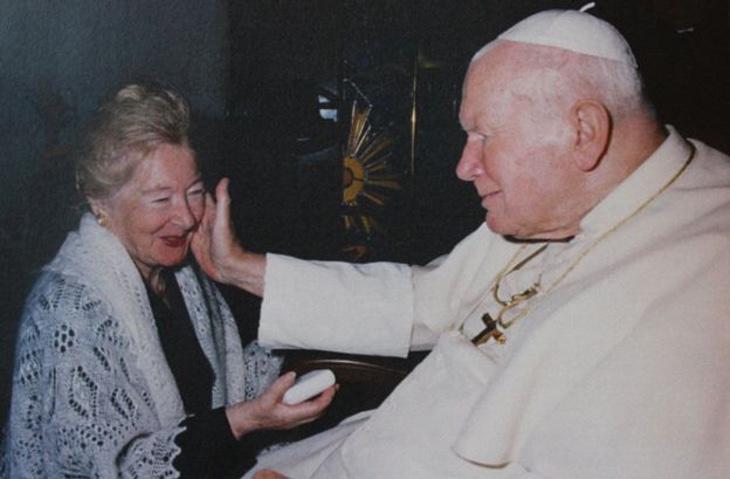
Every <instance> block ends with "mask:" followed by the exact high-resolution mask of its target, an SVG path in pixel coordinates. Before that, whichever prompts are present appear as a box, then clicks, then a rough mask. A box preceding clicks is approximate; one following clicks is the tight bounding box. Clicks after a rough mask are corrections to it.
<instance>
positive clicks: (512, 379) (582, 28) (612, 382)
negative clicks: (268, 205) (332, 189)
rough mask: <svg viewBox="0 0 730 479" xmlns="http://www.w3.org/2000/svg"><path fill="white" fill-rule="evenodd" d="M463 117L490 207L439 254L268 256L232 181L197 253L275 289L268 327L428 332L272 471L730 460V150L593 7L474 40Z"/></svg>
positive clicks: (556, 473) (296, 344)
mask: <svg viewBox="0 0 730 479" xmlns="http://www.w3.org/2000/svg"><path fill="white" fill-rule="evenodd" d="M668 80H670V79H668ZM460 122H461V124H462V126H463V128H464V130H465V131H466V133H467V140H466V145H465V147H464V150H463V154H462V157H461V159H460V160H459V163H458V165H457V168H456V172H457V175H458V176H459V177H460V178H461V179H463V180H466V181H470V182H472V183H473V184H474V186H475V188H476V191H477V193H478V194H479V196H480V197H481V198H482V206H483V207H484V209H485V210H486V211H487V213H486V221H485V223H486V224H485V225H482V226H481V227H480V228H479V229H477V230H476V231H475V232H474V233H472V234H471V235H470V236H468V237H467V238H465V239H464V240H463V241H462V242H461V243H460V244H458V245H457V246H456V247H455V248H454V250H453V251H452V252H451V253H450V254H449V255H447V256H444V257H442V258H438V259H436V260H435V261H433V262H432V263H430V264H428V265H427V266H425V267H415V266H413V267H410V266H406V265H399V264H390V263H376V264H369V265H349V264H343V263H332V262H310V261H301V260H297V259H294V258H289V257H285V256H280V255H273V254H269V255H267V256H265V257H264V256H260V255H255V254H252V253H250V252H248V251H246V250H245V249H243V248H242V247H241V246H239V244H238V243H237V241H236V239H235V238H234V237H233V235H232V233H231V231H232V228H231V226H230V224H229V220H228V207H229V202H230V200H229V197H228V195H227V192H226V187H227V184H226V182H225V180H224V181H223V182H222V183H221V184H220V185H219V186H218V188H217V190H216V194H217V198H218V205H217V208H216V210H215V211H209V212H208V215H207V218H206V221H205V223H204V225H205V227H204V228H203V229H202V230H201V231H200V232H199V234H198V236H197V238H196V244H195V251H196V254H197V255H198V257H199V259H200V261H201V263H203V264H205V265H206V269H207V271H208V272H209V274H211V275H212V276H213V277H214V278H216V279H218V280H219V281H223V282H226V283H231V284H235V285H237V286H239V287H241V288H243V289H246V290H248V291H251V292H254V293H257V294H260V295H262V296H263V305H262V311H261V325H260V331H259V336H260V340H261V341H262V342H264V343H265V344H268V345H269V346H272V347H287V348H300V347H303V348H313V349H327V350H334V351H343V352H356V353H362V354H380V355H394V356H404V355H406V354H407V352H408V351H409V349H419V348H420V349H422V348H433V351H432V352H431V353H430V354H429V356H428V357H427V358H426V359H425V360H424V361H423V362H422V363H421V364H420V365H419V366H418V367H417V368H416V369H415V370H414V371H413V372H412V373H411V374H410V375H409V376H408V377H407V378H406V379H405V380H404V381H403V382H402V383H401V384H400V385H399V386H398V387H397V388H396V389H395V391H394V392H393V393H392V394H391V395H390V396H389V397H388V398H387V399H386V400H385V402H384V403H383V404H382V405H381V406H380V407H379V408H378V409H376V410H373V411H369V412H366V413H361V414H360V415H358V416H355V417H352V418H350V419H348V420H345V421H344V422H343V423H342V424H340V425H339V426H337V427H336V428H334V429H332V430H329V431H327V432H324V433H322V434H320V435H317V436H314V437H312V438H309V439H306V440H304V441H301V442H299V443H295V444H292V445H289V446H287V447H283V448H280V449H278V450H275V451H273V452H270V453H268V454H265V455H262V456H260V457H259V465H258V467H259V469H267V468H268V469H271V470H273V471H278V473H281V474H283V475H285V476H287V477H291V478H345V477H350V478H376V477H377V478H390V477H392V478H403V477H418V478H434V479H435V478H446V477H459V478H515V479H516V478H592V479H615V478H624V479H628V478H636V479H639V478H641V479H648V478H665V479H666V478H677V479H679V478H682V479H690V478H692V479H694V478H700V477H701V478H705V479H710V478H717V479H719V478H721V477H723V478H724V477H727V474H728V471H730V374H728V373H727V367H728V364H730V295H728V287H729V286H730V281H729V280H730V159H729V158H728V157H727V156H725V155H723V154H722V153H720V152H718V151H716V150H713V149H712V148H710V147H708V146H706V145H704V144H702V143H700V142H698V141H694V140H687V139H685V138H683V137H682V136H681V135H680V133H679V132H677V131H675V130H674V129H673V128H672V127H671V126H664V125H662V124H661V123H660V122H659V120H658V119H657V116H656V114H655V112H654V110H653V108H652V107H651V105H650V104H649V103H648V101H647V99H646V98H645V97H644V96H643V94H642V88H641V81H640V77H639V73H638V71H637V66H636V62H635V60H634V57H633V55H632V53H631V50H630V48H629V46H628V45H627V43H626V41H625V40H624V39H623V37H621V35H620V34H619V33H618V32H617V31H616V30H615V29H614V28H613V27H612V26H611V25H609V24H607V23H605V22H603V21H601V20H599V19H597V18H595V17H593V16H591V15H589V14H588V13H583V12H577V11H546V12H541V13H539V14H536V15H533V16H531V17H529V18H527V19H525V20H523V21H522V22H520V23H518V24H517V25H516V26H514V27H513V28H511V29H510V30H508V31H506V32H505V33H503V34H502V35H500V36H499V37H498V38H497V39H496V40H495V41H494V42H492V43H490V44H489V45H487V46H486V47H484V48H483V49H482V50H481V51H480V52H479V53H477V55H476V56H475V57H474V59H473V61H472V63H471V65H470V68H469V70H468V73H467V75H466V79H465V82H464V88H463V98H462V103H461V111H460ZM267 474H271V475H276V477H279V476H278V475H277V474H275V473H273V472H272V473H261V476H262V477H265V476H266V475H267Z"/></svg>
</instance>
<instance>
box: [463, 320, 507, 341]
mask: <svg viewBox="0 0 730 479" xmlns="http://www.w3.org/2000/svg"><path fill="white" fill-rule="evenodd" d="M482 322H483V323H484V329H482V332H480V333H479V334H477V335H476V336H474V337H473V338H472V340H471V343H472V344H473V345H474V346H479V345H481V344H484V343H486V342H487V341H489V340H490V339H491V338H494V340H495V341H497V342H498V343H499V344H504V343H505V341H507V336H505V335H504V334H503V333H502V331H500V330H499V329H497V321H495V320H494V318H492V315H491V314H489V313H485V314H484V316H482Z"/></svg>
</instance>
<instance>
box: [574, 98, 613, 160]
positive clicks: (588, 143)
mask: <svg viewBox="0 0 730 479" xmlns="http://www.w3.org/2000/svg"><path fill="white" fill-rule="evenodd" d="M570 120H571V123H572V125H573V127H574V130H575V133H576V136H575V144H574V145H573V147H574V152H575V162H576V165H577V166H578V168H580V169H581V170H582V171H592V170H593V169H595V168H596V167H597V166H598V163H600V161H601V158H603V154H604V153H605V152H606V149H607V148H608V140H609V137H610V134H611V115H610V114H609V113H608V110H607V109H606V107H605V106H603V104H602V103H600V102H598V101H596V100H578V101H577V102H575V104H574V105H573V107H572V108H571V109H570Z"/></svg>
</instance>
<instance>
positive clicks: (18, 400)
mask: <svg viewBox="0 0 730 479" xmlns="http://www.w3.org/2000/svg"><path fill="white" fill-rule="evenodd" d="M175 276H176V279H177V282H178V284H179V287H180V291H181V292H182V295H183V298H184V300H185V305H186V306H187V309H188V312H189V315H190V319H191V321H192V323H193V325H194V329H195V333H196V336H197V338H198V341H199V342H200V345H201V347H202V350H203V352H204V354H205V355H206V357H207V358H208V360H209V362H210V365H211V367H212V369H213V372H214V374H215V381H214V385H213V390H212V392H211V394H212V404H213V407H219V406H222V405H225V404H230V403H234V402H237V401H240V400H244V399H251V398H253V397H256V396H258V395H259V394H260V393H261V392H262V391H263V390H264V389H265V388H266V387H267V386H268V385H269V384H270V383H271V382H272V381H273V380H274V379H275V378H276V376H277V375H278V373H279V368H280V366H281V359H280V358H277V357H273V356H272V355H271V354H270V352H268V351H267V350H265V349H263V348H262V347H260V346H259V345H258V344H257V343H255V342H254V343H252V344H250V345H249V346H247V348H246V349H245V350H243V349H242V347H241V343H240V339H239V335H238V329H237V327H236V323H235V320H234V319H233V317H232V315H231V312H230V310H229V308H228V306H227V305H226V303H225V301H224V300H223V298H222V296H221V294H220V292H219V291H218V290H217V288H216V287H215V286H214V285H213V284H212V283H211V282H210V281H208V280H207V279H206V278H205V277H203V276H202V275H201V274H200V273H199V272H197V271H196V270H195V269H194V268H193V267H191V266H185V267H183V268H181V269H180V270H179V271H178V272H177V273H176V275H175ZM184 417H185V412H184V410H183V404H182V400H181V398H180V394H179V391H178V389H177V385H176V383H175V380H174V378H173V376H172V373H171V371H170V369H169V367H168V364H167V361H166V359H165V356H164V352H163V350H162V347H161V345H160V341H159V337H158V334H157V328H156V325H155V321H154V318H153V316H152V311H151V308H150V305H149V301H148V297H147V292H146V289H145V286H144V283H143V281H142V278H141V276H140V274H139V272H138V271H137V269H136V267H135V266H134V263H133V262H132V260H131V258H130V257H129V255H128V253H127V252H126V250H125V249H124V247H123V246H122V244H121V242H119V240H118V239H117V238H116V237H115V236H114V235H113V234H112V233H110V232H109V231H108V230H106V229H104V228H102V227H100V226H99V225H97V224H96V221H95V220H94V218H93V216H91V215H90V214H87V215H85V216H84V217H83V218H82V220H81V225H80V228H79V230H78V231H77V232H72V233H70V234H69V236H68V237H67V239H66V241H65V243H64V244H63V246H62V247H61V250H60V251H59V253H58V255H57V256H56V258H55V259H54V260H53V261H52V262H51V263H50V264H49V265H47V266H46V267H45V268H44V270H43V272H42V274H41V276H40V278H39V279H38V281H37V282H36V284H35V286H34V288H33V291H32V292H31V294H30V296H29V298H28V301H27V303H26V307H25V311H24V314H23V319H22V322H21V326H20V331H19V339H18V345H17V348H16V363H15V371H14V375H13V394H12V401H11V411H10V416H9V419H8V425H7V434H6V438H5V448H4V449H5V451H4V455H3V461H2V464H0V477H6V476H7V477H61V476H64V477H65V476H74V477H177V476H178V472H177V471H176V470H175V469H174V468H173V467H172V460H173V459H174V458H175V456H176V455H177V454H178V453H179V448H178V447H177V446H176V445H175V442H174V439H175V437H176V435H177V434H179V433H180V432H181V431H182V430H183V428H182V427H180V426H179V424H180V422H181V421H182V420H183V419H184Z"/></svg>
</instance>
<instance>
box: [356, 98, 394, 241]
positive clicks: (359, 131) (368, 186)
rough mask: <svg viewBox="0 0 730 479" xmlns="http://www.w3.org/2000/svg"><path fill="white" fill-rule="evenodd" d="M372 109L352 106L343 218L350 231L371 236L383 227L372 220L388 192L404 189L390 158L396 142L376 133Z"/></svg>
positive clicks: (384, 201) (385, 200)
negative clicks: (391, 166)
mask: <svg viewBox="0 0 730 479" xmlns="http://www.w3.org/2000/svg"><path fill="white" fill-rule="evenodd" d="M369 116H370V107H364V108H363V107H360V106H359V105H358V103H357V101H355V102H353V103H352V114H351V116H350V134H349V136H348V138H347V144H346V145H345V151H344V155H343V159H342V204H343V206H344V207H345V212H344V213H343V215H342V217H343V219H344V222H345V228H346V229H347V230H348V231H361V232H363V233H365V234H366V235H370V234H371V233H372V232H373V230H379V229H380V226H379V225H378V223H377V221H376V220H375V218H374V217H373V214H372V212H373V211H374V209H373V207H375V209H377V208H382V207H383V206H385V204H386V203H387V200H388V195H389V193H392V192H393V191H394V190H399V189H401V185H400V183H399V182H398V177H397V175H395V174H394V173H393V172H392V170H391V168H390V165H389V164H388V159H389V158H390V156H391V154H392V152H391V147H392V146H393V139H392V138H391V137H389V136H388V135H386V134H385V133H382V132H377V131H375V130H374V129H373V128H372V125H371V124H370V122H369Z"/></svg>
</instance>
